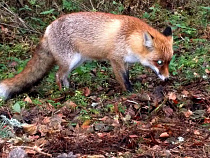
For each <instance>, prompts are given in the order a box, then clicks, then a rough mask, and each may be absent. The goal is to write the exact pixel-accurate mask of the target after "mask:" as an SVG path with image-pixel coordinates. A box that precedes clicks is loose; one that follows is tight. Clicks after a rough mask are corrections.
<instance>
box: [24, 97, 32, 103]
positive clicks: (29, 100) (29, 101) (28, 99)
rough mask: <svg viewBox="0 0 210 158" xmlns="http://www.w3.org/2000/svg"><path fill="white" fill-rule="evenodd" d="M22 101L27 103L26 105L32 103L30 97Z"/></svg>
mask: <svg viewBox="0 0 210 158" xmlns="http://www.w3.org/2000/svg"><path fill="white" fill-rule="evenodd" d="M24 101H25V102H27V103H32V100H31V98H30V97H26V98H25V99H24Z"/></svg>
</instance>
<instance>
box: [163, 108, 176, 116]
mask: <svg viewBox="0 0 210 158" xmlns="http://www.w3.org/2000/svg"><path fill="white" fill-rule="evenodd" d="M163 111H164V112H165V114H166V116H168V117H169V116H172V115H173V112H174V111H173V109H171V108H170V107H168V106H165V107H163Z"/></svg>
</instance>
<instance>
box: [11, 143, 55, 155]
mask: <svg viewBox="0 0 210 158" xmlns="http://www.w3.org/2000/svg"><path fill="white" fill-rule="evenodd" d="M15 147H19V148H24V149H31V150H34V151H36V152H38V153H39V154H42V155H46V156H49V157H52V154H48V153H45V152H43V151H41V150H42V149H41V148H39V147H38V146H36V145H35V146H34V147H30V146H13V148H15Z"/></svg>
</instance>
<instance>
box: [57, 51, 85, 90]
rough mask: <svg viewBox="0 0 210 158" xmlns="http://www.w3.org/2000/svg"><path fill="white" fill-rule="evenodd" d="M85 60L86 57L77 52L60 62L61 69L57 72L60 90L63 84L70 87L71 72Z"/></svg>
mask: <svg viewBox="0 0 210 158" xmlns="http://www.w3.org/2000/svg"><path fill="white" fill-rule="evenodd" d="M84 61H85V58H82V56H81V54H80V53H75V54H73V55H72V56H71V57H70V58H69V59H67V60H65V61H63V60H62V61H60V62H58V66H59V70H58V72H57V73H56V83H57V85H58V87H59V90H61V89H62V85H63V86H64V87H66V88H69V81H68V75H69V73H70V72H71V71H72V70H74V69H75V68H77V67H78V66H80V65H81V64H82V63H83V62H84Z"/></svg>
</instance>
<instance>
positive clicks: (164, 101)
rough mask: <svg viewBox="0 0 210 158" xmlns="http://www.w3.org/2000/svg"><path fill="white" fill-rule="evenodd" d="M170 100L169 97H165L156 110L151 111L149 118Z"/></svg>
mask: <svg viewBox="0 0 210 158" xmlns="http://www.w3.org/2000/svg"><path fill="white" fill-rule="evenodd" d="M167 100H168V98H167V97H165V98H164V100H163V102H162V103H161V104H160V105H158V107H156V108H155V110H153V111H152V112H151V113H150V116H148V117H147V118H150V117H151V116H152V115H153V114H154V113H156V112H158V111H159V109H160V108H161V107H162V106H163V105H164V104H165V103H166V101H167Z"/></svg>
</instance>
